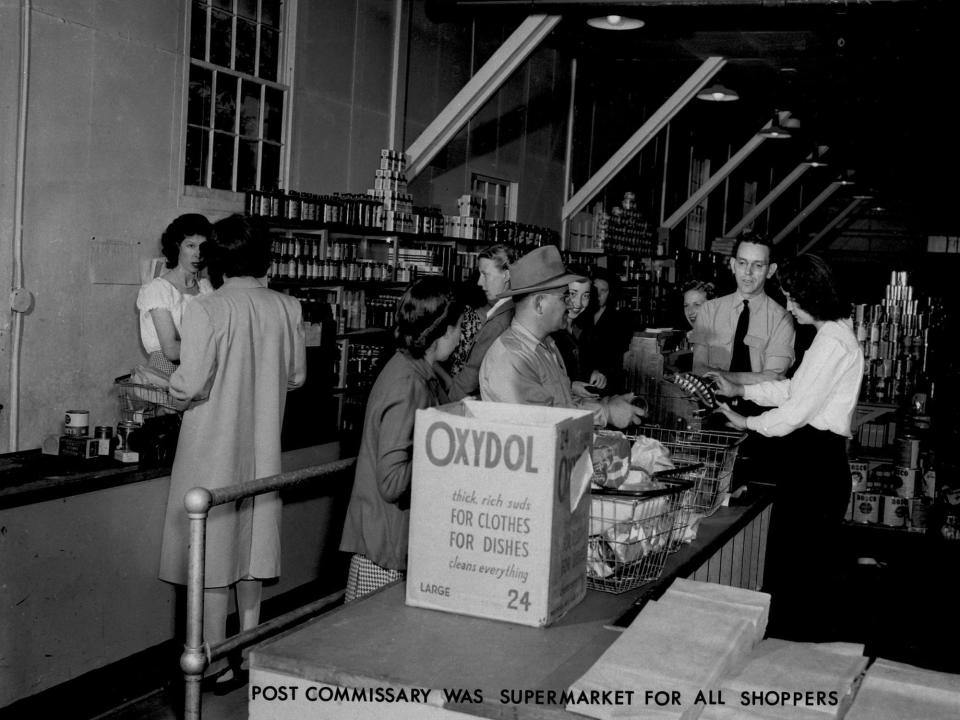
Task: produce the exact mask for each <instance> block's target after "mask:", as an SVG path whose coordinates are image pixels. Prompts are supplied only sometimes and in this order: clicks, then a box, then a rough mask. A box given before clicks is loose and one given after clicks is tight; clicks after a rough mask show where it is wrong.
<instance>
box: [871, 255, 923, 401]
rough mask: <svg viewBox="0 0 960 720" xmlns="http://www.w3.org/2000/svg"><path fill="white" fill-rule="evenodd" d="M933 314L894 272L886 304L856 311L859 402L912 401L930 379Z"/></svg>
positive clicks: (904, 276) (906, 279) (905, 279)
mask: <svg viewBox="0 0 960 720" xmlns="http://www.w3.org/2000/svg"><path fill="white" fill-rule="evenodd" d="M930 320H931V317H930V310H929V308H928V307H925V304H924V303H923V302H921V300H920V299H919V298H918V297H916V293H915V292H914V288H913V286H912V285H910V283H909V276H908V273H906V272H901V271H894V272H892V273H891V275H890V284H889V285H887V287H886V297H885V298H884V299H883V302H882V303H879V304H873V305H866V304H864V305H856V306H855V307H854V330H855V332H856V334H857V340H858V341H859V342H860V345H861V347H862V348H863V356H864V359H865V360H866V363H865V365H864V379H863V385H862V386H861V397H862V398H863V400H865V401H867V402H878V403H888V402H897V401H899V400H903V399H906V398H909V397H910V396H911V395H912V394H913V392H914V391H915V389H916V388H917V385H918V383H919V381H920V380H921V379H922V378H923V376H924V375H925V374H926V373H927V370H928V362H929V351H930Z"/></svg>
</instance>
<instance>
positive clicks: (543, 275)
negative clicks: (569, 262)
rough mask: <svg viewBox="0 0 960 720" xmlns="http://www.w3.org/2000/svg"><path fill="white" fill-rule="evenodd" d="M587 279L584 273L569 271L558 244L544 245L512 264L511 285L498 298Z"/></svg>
mask: <svg viewBox="0 0 960 720" xmlns="http://www.w3.org/2000/svg"><path fill="white" fill-rule="evenodd" d="M586 280H587V278H586V277H585V276H583V275H576V274H575V273H569V272H567V268H566V267H565V266H564V264H563V260H562V259H561V258H560V251H559V250H558V249H557V247H556V245H544V246H543V247H538V248H537V249H536V250H532V251H531V252H528V253H527V254H526V255H524V256H523V257H521V258H520V259H519V260H517V261H516V262H515V263H513V264H512V265H511V266H510V287H509V288H508V289H507V290H504V291H503V292H502V293H500V294H499V295H497V298H498V299H499V298H506V297H514V296H515V295H529V294H530V293H534V292H539V291H541V290H551V289H553V288H558V287H565V286H566V285H567V284H568V283H571V282H585V281H586Z"/></svg>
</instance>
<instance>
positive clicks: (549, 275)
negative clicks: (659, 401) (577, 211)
mask: <svg viewBox="0 0 960 720" xmlns="http://www.w3.org/2000/svg"><path fill="white" fill-rule="evenodd" d="M585 280H586V278H585V277H583V276H580V275H574V274H572V273H568V272H567V270H566V268H565V267H564V265H563V261H562V260H561V258H560V251H559V250H557V248H556V247H554V246H553V245H546V246H544V247H540V248H537V249H536V250H533V251H532V252H530V253H528V254H527V255H525V256H523V257H522V258H520V259H519V260H518V261H517V262H516V263H514V265H513V267H512V268H511V270H510V289H509V290H506V291H504V292H503V293H502V294H501V296H503V297H513V299H514V305H515V306H516V311H515V314H514V317H513V322H512V323H511V324H510V327H509V328H507V330H505V331H504V332H503V333H502V334H501V335H500V337H498V338H497V339H496V340H494V341H493V344H492V345H491V346H490V349H489V350H487V354H486V356H484V359H483V363H482V364H481V365H480V397H481V398H483V399H484V400H488V401H493V402H509V403H519V404H525V405H548V406H552V407H566V408H579V409H583V410H590V411H592V412H593V413H594V424H595V425H607V424H610V425H613V426H614V427H619V428H624V427H627V426H628V425H631V424H638V423H639V422H640V420H641V419H642V417H643V415H644V411H643V410H641V409H640V408H638V407H635V406H634V405H632V404H631V400H633V395H632V394H630V393H627V394H624V395H615V396H613V397H608V398H602V399H599V398H598V399H588V398H583V397H576V396H574V394H573V392H572V388H571V384H570V378H569V377H568V376H567V370H566V367H565V366H564V364H563V359H562V358H561V356H560V352H559V351H558V350H557V345H556V343H555V342H554V341H553V338H551V337H550V334H551V333H553V332H556V331H557V330H559V329H560V328H562V327H563V326H564V323H565V322H566V317H567V312H568V303H569V289H568V285H569V283H571V282H583V281H585Z"/></svg>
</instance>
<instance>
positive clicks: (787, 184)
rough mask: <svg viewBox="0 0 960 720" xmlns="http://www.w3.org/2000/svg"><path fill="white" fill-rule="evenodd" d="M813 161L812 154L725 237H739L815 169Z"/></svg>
mask: <svg viewBox="0 0 960 720" xmlns="http://www.w3.org/2000/svg"><path fill="white" fill-rule="evenodd" d="M827 150H829V148H828V147H827V146H826V145H821V146H820V149H819V152H820V154H821V155H822V154H823V153H825V152H827ZM811 160H813V153H810V155H809V156H807V159H806V160H804V161H803V162H801V163H800V164H799V165H797V166H796V167H795V168H794V169H793V170H791V171H790V173H789V174H788V175H787V176H786V177H785V178H783V180H781V181H780V182H779V183H778V184H777V186H776V187H775V188H774V189H773V190H771V191H770V192H768V193H767V194H766V195H764V196H763V198H762V199H761V200H760V201H759V202H758V203H757V204H756V205H754V206H753V208H751V210H750V212H748V213H747V214H746V215H744V216H743V219H742V220H741V221H740V222H738V223H737V224H736V225H734V226H733V227H732V228H731V229H730V230H728V231H727V232H726V233H724V235H723V236H724V237H725V238H735V237H737V235H739V234H740V233H741V232H742V231H743V229H744V228H745V227H747V226H748V225H749V224H750V223H752V222H753V221H754V220H756V219H757V217H759V215H760V213H762V212H763V211H764V210H766V209H767V208H768V207H769V206H770V205H772V204H773V201H774V200H776V199H777V198H778V197H780V196H781V195H783V193H784V192H786V191H787V189H788V188H789V187H790V186H791V185H793V184H794V183H795V182H796V181H797V180H799V179H800V176H801V175H803V174H804V173H805V172H806V171H807V170H809V169H810V168H811V167H813V166H812V165H810V161H811Z"/></svg>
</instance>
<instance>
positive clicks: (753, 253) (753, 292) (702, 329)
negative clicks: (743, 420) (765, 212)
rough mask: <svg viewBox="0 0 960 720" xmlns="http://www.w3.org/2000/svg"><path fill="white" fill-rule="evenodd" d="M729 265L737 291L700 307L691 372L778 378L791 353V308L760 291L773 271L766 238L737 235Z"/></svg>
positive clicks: (749, 380)
mask: <svg viewBox="0 0 960 720" xmlns="http://www.w3.org/2000/svg"><path fill="white" fill-rule="evenodd" d="M730 270H731V271H732V272H733V276H734V278H735V279H736V282H737V290H736V292H733V293H730V294H729V295H724V296H723V297H719V298H714V299H713V300H708V301H707V302H706V303H704V304H703V306H702V307H701V308H700V312H699V314H698V315H697V320H696V324H695V325H694V328H693V333H692V334H691V337H690V340H691V344H692V345H693V372H694V373H696V374H698V375H703V374H705V373H707V372H711V373H713V374H716V375H718V376H720V377H723V378H725V379H727V380H729V381H730V382H733V383H737V384H739V385H752V384H754V383H758V382H763V381H765V380H782V379H783V377H784V375H785V373H786V372H787V370H789V369H790V366H791V365H792V364H793V359H794V350H793V342H794V327H793V319H792V318H791V317H790V314H789V313H788V312H787V311H786V310H785V309H784V308H783V307H782V306H781V305H780V304H779V303H777V302H776V301H775V300H773V299H772V298H770V297H769V296H768V295H767V294H766V293H765V292H764V285H765V283H766V281H767V280H769V279H770V278H771V277H773V274H774V273H775V272H776V271H777V264H776V263H775V262H773V258H772V248H771V246H770V241H769V240H768V239H767V238H765V237H763V236H761V235H759V234H752V233H751V234H747V233H744V234H743V235H741V236H740V237H739V238H738V240H737V243H736V245H735V246H734V248H733V257H731V258H730Z"/></svg>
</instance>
